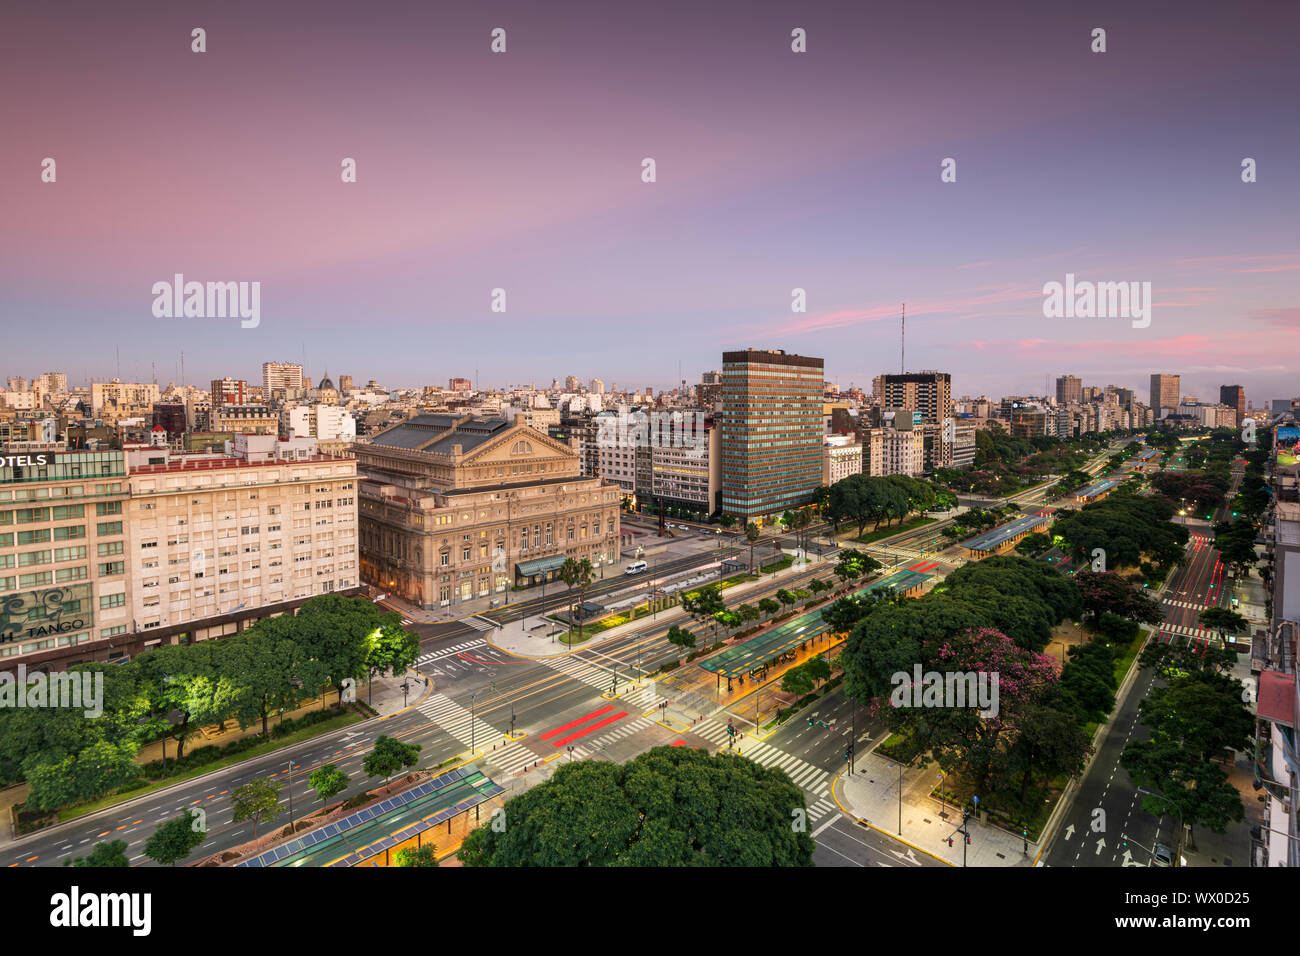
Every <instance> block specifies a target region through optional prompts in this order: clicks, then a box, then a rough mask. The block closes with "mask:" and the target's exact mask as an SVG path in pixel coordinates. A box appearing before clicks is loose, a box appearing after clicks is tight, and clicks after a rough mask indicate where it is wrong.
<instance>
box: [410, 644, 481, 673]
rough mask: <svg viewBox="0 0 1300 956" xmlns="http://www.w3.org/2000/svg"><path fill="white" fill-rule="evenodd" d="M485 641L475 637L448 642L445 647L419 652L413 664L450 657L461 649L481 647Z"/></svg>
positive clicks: (418, 664) (417, 665)
mask: <svg viewBox="0 0 1300 956" xmlns="http://www.w3.org/2000/svg"><path fill="white" fill-rule="evenodd" d="M486 643H487V641H486V640H485V639H483V638H481V637H475V638H472V639H471V640H468V641H460V642H459V643H456V644H450V645H448V646H447V647H439V648H438V649H437V650H432V651H430V652H429V653H427V654H421V655H420V656H419V657H417V658H416V659H415V666H416V667H419V666H420V665H421V664H428V663H429V662H430V661H436V660H441V659H442V658H444V657H450V656H451V655H452V654H459V653H461V652H462V651H468V650H470V649H472V648H475V647H482V646H483V645H484V644H486Z"/></svg>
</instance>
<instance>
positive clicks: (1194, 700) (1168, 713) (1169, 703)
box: [1138, 671, 1255, 760]
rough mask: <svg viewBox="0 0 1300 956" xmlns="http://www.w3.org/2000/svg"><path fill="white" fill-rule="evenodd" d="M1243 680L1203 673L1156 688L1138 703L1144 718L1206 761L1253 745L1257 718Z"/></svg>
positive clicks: (1157, 731)
mask: <svg viewBox="0 0 1300 956" xmlns="http://www.w3.org/2000/svg"><path fill="white" fill-rule="evenodd" d="M1241 690H1242V688H1241V682H1240V681H1238V680H1235V679H1233V678H1231V677H1229V676H1227V675H1226V674H1214V673H1209V672H1206V671H1199V672H1194V673H1189V674H1184V675H1181V676H1179V677H1176V678H1174V679H1173V680H1172V681H1171V683H1169V684H1168V685H1167V686H1165V687H1156V688H1153V689H1152V690H1151V691H1150V692H1149V693H1148V694H1147V696H1146V697H1145V698H1144V699H1143V700H1142V701H1141V703H1140V704H1139V705H1138V712H1139V713H1140V714H1141V717H1142V722H1143V723H1144V724H1146V725H1147V726H1148V727H1150V728H1151V731H1152V733H1153V734H1162V735H1164V736H1165V737H1168V738H1169V739H1170V740H1176V741H1177V742H1178V744H1179V745H1180V746H1182V747H1184V748H1185V749H1187V750H1190V751H1191V752H1192V753H1194V754H1196V755H1197V756H1198V757H1200V758H1201V759H1203V760H1223V759H1226V758H1228V757H1229V756H1231V753H1232V751H1234V750H1241V751H1246V750H1249V749H1250V745H1251V744H1250V741H1251V733H1252V731H1253V729H1254V726H1255V719H1254V717H1252V716H1251V713H1250V711H1249V710H1248V709H1247V708H1246V705H1245V704H1244V703H1243V702H1242V699H1241Z"/></svg>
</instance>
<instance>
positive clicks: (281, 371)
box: [262, 362, 303, 396]
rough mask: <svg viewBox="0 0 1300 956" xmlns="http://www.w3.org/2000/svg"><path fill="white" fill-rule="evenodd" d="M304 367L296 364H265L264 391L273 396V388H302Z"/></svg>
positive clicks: (263, 367)
mask: <svg viewBox="0 0 1300 956" xmlns="http://www.w3.org/2000/svg"><path fill="white" fill-rule="evenodd" d="M302 387H303V384H302V366H301V365H298V364H296V363H294V362H263V363H262V391H263V392H264V393H265V394H266V395H268V396H269V395H270V394H271V389H273V388H302Z"/></svg>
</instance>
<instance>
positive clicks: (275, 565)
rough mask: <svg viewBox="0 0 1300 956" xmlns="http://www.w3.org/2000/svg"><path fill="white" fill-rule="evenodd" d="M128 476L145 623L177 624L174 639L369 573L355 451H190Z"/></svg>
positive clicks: (139, 609)
mask: <svg viewBox="0 0 1300 956" xmlns="http://www.w3.org/2000/svg"><path fill="white" fill-rule="evenodd" d="M243 448H245V449H247V448H248V446H247V445H245V446H243ZM235 450H236V451H238V447H236V449H235ZM246 453H247V452H246ZM127 480H128V488H129V497H128V498H127V502H126V515H125V524H126V527H127V529H128V537H127V542H126V555H125V561H126V572H127V576H128V577H129V579H130V581H131V583H132V587H131V591H130V595H129V598H128V600H129V608H130V617H131V621H132V625H133V630H138V631H141V632H148V631H150V630H153V629H157V628H167V629H171V630H170V631H169V637H170V638H171V639H173V640H179V639H183V638H189V639H193V640H203V639H205V638H209V637H219V636H222V635H224V634H228V633H233V632H234V631H235V630H236V629H237V628H238V626H239V624H238V621H236V620H232V619H230V616H231V615H233V614H235V613H236V612H238V611H240V610H243V609H245V608H257V607H266V606H274V605H281V604H285V603H287V602H301V601H303V600H306V599H307V598H310V597H313V596H315V595H318V594H329V593H332V592H335V591H346V590H348V589H351V588H355V587H356V586H357V585H358V583H359V579H360V575H359V572H358V569H357V503H356V502H357V492H356V487H357V470H356V462H355V461H354V460H352V459H350V458H334V457H327V456H316V457H313V458H308V459H304V460H283V459H281V458H278V457H268V458H260V459H254V458H253V456H252V455H251V454H250V455H249V458H240V457H228V458H217V459H213V458H212V457H210V456H195V457H194V458H193V460H187V458H186V457H184V456H180V457H175V458H172V459H171V460H169V461H168V462H166V463H164V464H159V465H150V466H145V467H142V468H139V469H136V470H133V471H132V472H131V474H130V475H129V477H128V479H127ZM190 626H192V629H188V628H190ZM178 627H183V628H187V630H186V631H184V632H182V633H179V634H178V633H176V631H175V629H176V628H178ZM151 643H156V642H154V641H150V640H148V639H146V640H145V645H146V647H147V646H148V645H149V644H151Z"/></svg>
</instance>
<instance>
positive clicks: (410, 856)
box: [397, 843, 438, 866]
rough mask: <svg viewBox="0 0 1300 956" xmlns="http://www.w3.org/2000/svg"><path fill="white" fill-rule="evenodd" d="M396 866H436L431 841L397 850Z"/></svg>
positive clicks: (436, 860)
mask: <svg viewBox="0 0 1300 956" xmlns="http://www.w3.org/2000/svg"><path fill="white" fill-rule="evenodd" d="M397 865H398V866H437V865H438V857H437V855H436V854H435V852H434V849H433V844H432V843H421V844H420V845H419V846H418V847H411V846H408V847H406V848H405V849H402V850H398V851H397Z"/></svg>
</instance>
